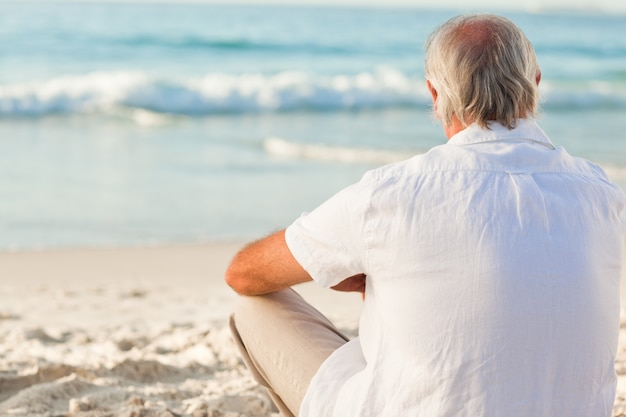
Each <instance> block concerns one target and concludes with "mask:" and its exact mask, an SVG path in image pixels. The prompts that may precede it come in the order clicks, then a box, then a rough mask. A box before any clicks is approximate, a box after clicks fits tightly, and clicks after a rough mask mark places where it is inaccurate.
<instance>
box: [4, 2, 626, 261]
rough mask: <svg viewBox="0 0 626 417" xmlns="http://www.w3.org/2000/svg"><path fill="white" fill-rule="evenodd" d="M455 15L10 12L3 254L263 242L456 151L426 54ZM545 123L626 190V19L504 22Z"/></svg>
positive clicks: (116, 8)
mask: <svg viewBox="0 0 626 417" xmlns="http://www.w3.org/2000/svg"><path fill="white" fill-rule="evenodd" d="M454 14H456V12H455V11H445V10H441V11H436V10H429V11H423V10H380V9H375V10H368V9H348V8H302V7H260V6H259V7H251V6H245V7H244V6H208V5H165V4H159V5H155V4H152V5H148V4H142V5H139V4H137V5H129V4H116V5H113V4H109V5H107V4H85V5H78V4H56V5H43V4H3V5H0V151H1V152H0V178H1V179H0V230H2V233H0V249H11V248H36V247H59V246H85V245H87V246H89V245H134V244H150V243H169V242H194V241H214V240H221V239H242V238H243V239H248V238H252V237H256V236H259V235H261V234H264V233H268V232H270V231H271V230H273V229H276V228H280V227H284V226H286V225H287V224H288V223H289V222H290V221H291V220H292V219H293V218H294V217H295V216H297V215H299V214H300V213H301V212H302V211H306V210H310V209H311V208H313V207H315V206H316V205H317V204H319V203H320V202H321V201H323V200H324V199H325V198H327V197H329V196H330V195H331V194H333V193H334V192H336V191H337V190H338V189H340V188H341V187H343V186H345V185H347V184H349V183H351V182H353V181H356V180H357V179H358V178H359V177H360V176H361V175H362V173H363V172H364V171H365V170H367V169H370V168H372V167H375V166H377V165H380V164H383V163H386V162H390V161H393V160H397V159H400V158H404V157H407V156H410V155H412V154H415V153H421V152H424V151H425V150H426V149H428V148H429V147H431V146H433V145H437V144H440V143H444V142H445V137H444V136H443V133H442V131H441V128H440V126H438V125H437V123H435V122H434V121H433V120H432V118H431V117H430V115H429V110H430V107H429V106H430V103H429V96H428V93H427V91H426V89H425V86H424V78H423V51H422V45H423V42H424V40H425V38H426V36H427V35H428V33H429V32H430V31H431V30H432V29H433V28H434V27H435V26H436V25H437V24H439V23H441V22H442V21H443V20H445V19H446V18H448V17H450V16H452V15H454ZM503 14H504V15H505V16H507V17H509V18H511V19H512V20H514V21H515V22H516V23H517V24H518V25H519V26H521V27H522V28H523V29H524V30H525V31H526V33H527V35H528V36H529V38H530V39H531V41H533V43H534V44H535V47H536V50H537V54H538V56H539V60H540V64H541V66H542V72H543V81H542V85H541V90H542V96H543V101H542V108H543V114H542V117H541V124H542V126H543V127H544V129H545V130H546V131H547V132H548V134H549V135H550V136H551V138H552V140H553V142H555V144H557V145H561V146H565V147H566V148H567V149H568V150H569V151H570V152H571V153H573V154H575V155H580V156H583V157H586V158H589V159H592V160H594V161H596V162H598V163H599V164H601V165H602V166H603V167H604V168H605V169H606V170H607V172H608V173H609V175H610V176H611V177H612V178H613V179H614V180H615V181H617V182H618V183H620V185H622V186H623V185H624V184H626V140H625V139H626V137H625V136H626V134H625V133H624V132H626V38H625V37H624V36H623V33H626V16H624V15H612V16H609V15H578V14H541V13H532V14H531V13H511V12H509V13H503Z"/></svg>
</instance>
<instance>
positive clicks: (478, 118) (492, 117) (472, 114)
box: [425, 14, 541, 129]
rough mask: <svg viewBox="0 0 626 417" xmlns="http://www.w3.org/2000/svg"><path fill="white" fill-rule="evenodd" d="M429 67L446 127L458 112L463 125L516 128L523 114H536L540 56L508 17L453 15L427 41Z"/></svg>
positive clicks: (430, 77) (438, 108) (438, 110)
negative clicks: (492, 125)
mask: <svg viewBox="0 0 626 417" xmlns="http://www.w3.org/2000/svg"><path fill="white" fill-rule="evenodd" d="M425 69H426V79H427V80H428V81H430V83H431V85H432V86H433V88H434V89H435V90H436V91H437V104H436V106H435V113H436V115H437V116H438V117H439V118H440V119H441V120H442V121H443V123H444V125H445V126H449V125H450V124H451V122H452V117H453V115H454V116H456V117H457V118H458V119H459V121H460V122H461V123H462V125H463V126H464V127H465V126H467V125H469V124H471V123H474V122H476V123H478V124H479V125H480V126H482V127H488V124H487V123H488V122H489V121H497V122H499V123H501V124H502V125H504V126H506V127H508V128H509V129H513V128H514V127H515V126H516V125H517V121H518V119H520V118H525V117H531V116H536V114H537V108H538V101H539V90H538V87H537V80H538V79H539V77H540V75H541V73H540V70H539V64H538V63H537V57H536V55H535V51H534V49H533V46H532V44H531V43H530V41H529V40H528V38H527V37H526V35H524V33H523V32H522V31H521V29H519V28H518V27H517V26H516V25H515V24H514V23H513V22H511V21H510V20H508V19H505V18H503V17H500V16H496V15H491V14H478V15H463V16H457V17H454V18H452V19H450V20H448V21H447V22H445V23H444V24H443V25H441V26H440V27H438V28H437V29H435V31H434V32H433V33H432V34H431V35H430V37H429V38H428V40H427V41H426V58H425Z"/></svg>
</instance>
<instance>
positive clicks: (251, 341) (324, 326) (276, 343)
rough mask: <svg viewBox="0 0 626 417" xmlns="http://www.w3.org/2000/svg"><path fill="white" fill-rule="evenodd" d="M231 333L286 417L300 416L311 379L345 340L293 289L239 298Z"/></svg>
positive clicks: (257, 376)
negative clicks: (301, 404) (301, 405)
mask: <svg viewBox="0 0 626 417" xmlns="http://www.w3.org/2000/svg"><path fill="white" fill-rule="evenodd" d="M230 328H231V331H232V333H233V337H234V339H235V343H236V344H237V346H238V348H239V350H240V352H241V356H242V358H243V361H244V362H245V364H246V366H247V367H248V369H249V370H250V372H251V373H252V376H253V377H254V379H255V380H256V381H257V382H258V383H259V384H261V385H263V386H264V387H265V388H267V390H268V392H269V394H270V397H271V398H272V400H273V401H274V403H275V404H276V406H277V407H278V409H279V410H280V412H281V413H282V414H283V415H284V416H287V417H291V416H297V415H298V412H299V409H300V403H301V402H302V399H303V398H304V394H305V393H306V390H307V388H308V387H309V383H310V382H311V378H313V375H314V374H315V373H316V372H317V370H318V369H319V367H320V365H321V364H322V362H324V360H326V358H328V356H330V354H331V353H333V352H334V351H335V350H337V348H339V347H340V346H342V345H343V344H344V343H346V342H347V341H348V338H347V337H346V336H344V335H343V334H342V333H341V332H340V331H339V330H337V328H336V327H335V326H334V325H333V324H332V323H331V322H330V321H329V320H328V319H327V318H326V317H324V315H322V313H320V312H319V311H318V310H316V309H315V308H314V307H312V306H311V305H310V304H308V303H307V302H306V301H304V299H303V298H302V297H301V296H300V295H299V294H298V293H296V292H295V291H294V290H292V289H286V290H282V291H278V292H275V293H271V294H267V295H262V296H253V297H245V296H244V297H240V299H239V302H238V304H237V307H236V309H235V312H234V314H233V315H232V316H231V317H230Z"/></svg>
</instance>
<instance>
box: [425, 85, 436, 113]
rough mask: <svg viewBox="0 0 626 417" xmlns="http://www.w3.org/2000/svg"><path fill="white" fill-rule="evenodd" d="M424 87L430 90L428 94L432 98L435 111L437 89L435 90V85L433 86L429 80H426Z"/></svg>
mask: <svg viewBox="0 0 626 417" xmlns="http://www.w3.org/2000/svg"><path fill="white" fill-rule="evenodd" d="M426 87H427V88H428V91H430V96H431V97H432V99H433V110H434V111H435V113H437V90H435V87H433V85H432V83H431V82H430V80H426Z"/></svg>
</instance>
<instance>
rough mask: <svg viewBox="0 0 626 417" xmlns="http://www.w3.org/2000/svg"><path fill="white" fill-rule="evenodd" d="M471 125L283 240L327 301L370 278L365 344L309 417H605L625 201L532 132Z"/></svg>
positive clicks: (347, 194) (352, 347)
mask: <svg viewBox="0 0 626 417" xmlns="http://www.w3.org/2000/svg"><path fill="white" fill-rule="evenodd" d="M490 128H491V129H490V130H486V129H481V128H480V127H478V126H477V125H472V126H469V127H468V128H467V129H465V130H463V131H462V132H460V133H458V134H457V135H455V136H454V137H452V138H451V139H450V140H449V141H448V143H446V144H445V145H441V146H438V147H435V148H433V149H431V150H430V151H429V152H428V153H426V154H424V155H420V156H416V157H414V158H412V159H409V160H407V161H404V162H400V163H396V164H391V165H388V166H384V167H382V168H379V169H376V170H373V171H370V172H368V173H367V174H366V175H365V176H364V177H363V179H362V180H361V181H360V182H358V183H357V184H355V185H352V186H350V187H348V188H346V189H344V190H343V191H340V192H339V193H338V194H336V195H335V196H334V197H332V198H331V199H330V200H328V201H327V202H325V203H324V204H322V205H321V206H320V207H318V208H317V209H315V210H314V211H313V212H311V213H310V214H305V215H303V216H302V217H300V218H299V219H298V220H296V221H295V222H294V223H293V224H292V225H291V226H289V227H288V229H287V232H286V239H287V244H288V246H289V248H290V250H291V252H292V253H293V255H294V256H295V258H296V259H297V260H298V262H299V263H300V264H301V265H302V266H303V267H304V268H305V269H306V270H307V271H308V272H309V273H310V274H311V276H312V277H313V279H314V280H315V281H317V282H318V283H319V284H321V285H322V286H324V287H330V286H332V285H335V284H337V283H339V282H340V281H342V280H343V279H345V278H346V277H349V276H352V275H355V274H358V273H366V274H367V286H366V296H365V301H364V305H363V311H362V314H361V318H360V325H359V338H357V339H355V340H352V341H350V342H348V343H347V344H346V345H344V346H343V347H341V348H340V349H338V350H337V351H336V352H335V353H334V354H333V355H331V356H330V357H329V358H328V359H327V360H326V361H325V362H324V364H323V365H322V366H321V368H320V369H319V371H318V372H317V374H316V375H315V377H314V379H313V381H312V382H311V385H310V387H309V389H308V392H307V394H306V397H305V399H304V401H303V404H302V407H301V410H300V417H329V416H334V417H351V416H354V417H356V416H358V417H368V416H371V417H447V416H456V417H459V416H467V417H502V416H507V417H515V416H519V417H539V416H545V417H554V416H567V417H576V416H580V417H602V416H611V415H612V407H613V401H614V396H615V387H616V375H615V370H614V358H615V354H616V349H617V341H618V329H619V280H620V270H621V263H622V250H623V239H624V233H625V231H626V227H625V223H626V222H625V220H624V206H625V198H624V194H623V192H622V190H621V189H619V188H618V187H616V186H615V185H613V184H611V183H610V182H609V181H608V179H607V178H606V176H605V174H604V173H603V172H602V170H601V169H600V168H599V167H598V166H596V165H594V164H592V163H590V162H588V161H585V160H583V159H580V158H575V157H572V156H570V155H569V154H568V153H567V152H566V151H565V150H564V149H562V148H554V146H552V144H551V143H550V141H549V140H548V138H547V137H546V135H545V134H544V133H543V131H542V130H541V129H540V128H539V127H538V126H537V125H536V124H535V122H534V121H532V120H521V121H520V123H519V125H518V127H517V128H516V129H514V130H508V129H506V128H505V127H503V126H501V125H498V124H492V125H491V126H490Z"/></svg>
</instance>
